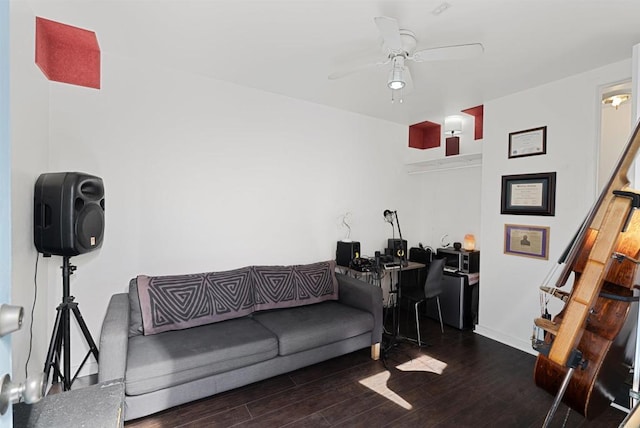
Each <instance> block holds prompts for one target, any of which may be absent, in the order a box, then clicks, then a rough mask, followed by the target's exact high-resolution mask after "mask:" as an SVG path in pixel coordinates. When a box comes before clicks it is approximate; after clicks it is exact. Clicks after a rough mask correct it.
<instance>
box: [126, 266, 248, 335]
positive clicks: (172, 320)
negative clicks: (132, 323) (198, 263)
mask: <svg viewBox="0 0 640 428" xmlns="http://www.w3.org/2000/svg"><path fill="white" fill-rule="evenodd" d="M137 283H138V295H139V298H140V309H141V311H142V323H143V327H144V334H145V335H149V334H157V333H161V332H163V331H169V330H180V329H185V328H191V327H196V326H199V325H204V324H209V323H213V322H218V321H224V320H227V319H231V318H238V317H242V316H245V315H248V314H250V313H251V312H253V310H254V309H253V307H254V304H253V297H254V294H253V285H252V283H251V268H250V267H245V268H241V269H235V270H230V271H225V272H209V273H200V274H193V275H173V276H155V277H149V276H146V275H140V276H138V278H137Z"/></svg>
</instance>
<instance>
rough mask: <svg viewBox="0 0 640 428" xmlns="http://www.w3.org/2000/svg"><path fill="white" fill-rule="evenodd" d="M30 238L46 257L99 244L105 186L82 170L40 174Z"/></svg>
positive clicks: (89, 249) (98, 179)
mask: <svg viewBox="0 0 640 428" xmlns="http://www.w3.org/2000/svg"><path fill="white" fill-rule="evenodd" d="M33 202H34V216H33V239H34V244H35V246H36V249H37V250H38V252H40V253H43V254H44V255H45V256H50V255H59V256H76V255H78V254H83V253H87V252H89V251H93V250H95V249H97V248H100V247H101V246H102V239H103V234H104V186H103V183H102V179H101V178H99V177H95V176H92V175H89V174H84V173H81V172H54V173H46V174H41V175H40V177H38V180H37V181H36V184H35V192H34V197H33Z"/></svg>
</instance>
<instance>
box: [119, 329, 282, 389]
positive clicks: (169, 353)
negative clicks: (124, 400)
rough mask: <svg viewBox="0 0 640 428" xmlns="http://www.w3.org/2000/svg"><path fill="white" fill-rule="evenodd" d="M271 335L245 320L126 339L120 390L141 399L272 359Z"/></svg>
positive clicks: (273, 343) (275, 350) (274, 352)
mask: <svg viewBox="0 0 640 428" xmlns="http://www.w3.org/2000/svg"><path fill="white" fill-rule="evenodd" d="M277 354H278V342H277V338H276V337H275V335H274V334H273V333H272V332H270V331H269V330H267V329H266V328H264V327H263V326H262V325H260V324H259V323H257V322H256V321H254V320H252V319H251V318H249V317H245V318H238V319H232V320H228V321H223V322H219V323H214V324H208V325H204V326H200V327H195V328H190V329H186V330H180V331H168V332H164V333H161V334H156V335H152V336H135V337H132V338H130V339H129V351H128V355H127V371H126V374H125V379H126V380H125V392H126V394H127V395H140V394H145V393H147V392H152V391H156V390H159V389H163V388H168V387H171V386H174V385H179V384H182V383H186V382H189V381H192V380H195V379H201V378H203V377H206V376H211V375H214V374H216V373H222V372H226V371H229V370H233V369H237V368H240V367H244V366H248V365H251V364H254V363H257V362H260V361H264V360H267V359H270V358H273V357H275V356H276V355H277Z"/></svg>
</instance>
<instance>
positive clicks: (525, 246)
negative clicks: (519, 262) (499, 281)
mask: <svg viewBox="0 0 640 428" xmlns="http://www.w3.org/2000/svg"><path fill="white" fill-rule="evenodd" d="M504 253H505V254H512V255H514V256H523V257H533V258H536V259H543V260H548V259H549V228H548V227H541V226H524V225H521V224H505V225H504Z"/></svg>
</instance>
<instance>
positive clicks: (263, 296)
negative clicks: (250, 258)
mask: <svg viewBox="0 0 640 428" xmlns="http://www.w3.org/2000/svg"><path fill="white" fill-rule="evenodd" d="M335 268H336V264H335V261H333V260H331V261H327V262H320V263H313V264H308V265H295V266H253V284H254V288H255V310H256V311H258V310H267V309H276V308H289V307H292V306H302V305H310V304H313V303H318V302H322V301H325V300H337V299H338V280H337V279H336V276H335Z"/></svg>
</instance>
